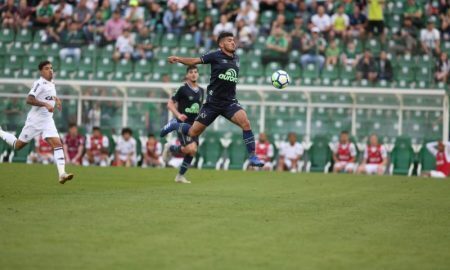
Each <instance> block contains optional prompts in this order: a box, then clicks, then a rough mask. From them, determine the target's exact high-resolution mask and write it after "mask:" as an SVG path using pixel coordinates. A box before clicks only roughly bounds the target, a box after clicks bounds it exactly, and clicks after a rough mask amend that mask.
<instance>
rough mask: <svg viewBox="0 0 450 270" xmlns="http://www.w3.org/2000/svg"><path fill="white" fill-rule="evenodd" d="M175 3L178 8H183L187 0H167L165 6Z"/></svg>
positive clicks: (187, 2)
mask: <svg viewBox="0 0 450 270" xmlns="http://www.w3.org/2000/svg"><path fill="white" fill-rule="evenodd" d="M172 4H175V5H176V6H177V8H178V9H179V10H183V9H184V8H185V7H186V6H187V5H188V4H189V0H168V1H167V6H169V5H172Z"/></svg>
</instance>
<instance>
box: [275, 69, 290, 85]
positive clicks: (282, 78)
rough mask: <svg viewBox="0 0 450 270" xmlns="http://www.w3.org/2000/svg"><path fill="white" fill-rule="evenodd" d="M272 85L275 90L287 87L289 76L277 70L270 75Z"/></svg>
mask: <svg viewBox="0 0 450 270" xmlns="http://www.w3.org/2000/svg"><path fill="white" fill-rule="evenodd" d="M271 80H272V85H273V86H274V87H275V88H278V89H283V88H285V87H286V86H288V85H289V83H290V82H291V78H289V74H287V72H286V71H284V70H277V71H275V72H274V73H273V74H272V78H271Z"/></svg>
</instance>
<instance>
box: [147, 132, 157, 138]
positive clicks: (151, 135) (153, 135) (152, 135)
mask: <svg viewBox="0 0 450 270" xmlns="http://www.w3.org/2000/svg"><path fill="white" fill-rule="evenodd" d="M147 137H149V138H150V137H155V134H153V133H149V134H148V136H147Z"/></svg>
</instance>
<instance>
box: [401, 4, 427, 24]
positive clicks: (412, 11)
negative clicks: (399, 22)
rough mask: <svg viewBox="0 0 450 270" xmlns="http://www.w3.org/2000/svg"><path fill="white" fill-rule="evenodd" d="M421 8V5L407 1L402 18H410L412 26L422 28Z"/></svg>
mask: <svg viewBox="0 0 450 270" xmlns="http://www.w3.org/2000/svg"><path fill="white" fill-rule="evenodd" d="M422 15H423V8H422V6H421V4H418V3H416V1H415V0H408V2H407V3H406V5H405V8H404V12H403V18H410V19H411V20H412V22H413V24H414V25H415V26H417V27H419V28H420V27H422Z"/></svg>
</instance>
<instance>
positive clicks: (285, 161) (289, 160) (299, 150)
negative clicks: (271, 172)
mask: <svg viewBox="0 0 450 270" xmlns="http://www.w3.org/2000/svg"><path fill="white" fill-rule="evenodd" d="M303 153H304V149H303V147H302V145H301V144H300V143H299V142H297V135H296V134H295V133H294V132H290V133H289V134H288V142H287V143H284V144H283V145H282V146H281V147H280V157H279V159H278V168H277V170H278V171H279V172H282V171H285V170H290V171H291V172H293V173H294V172H297V171H299V168H298V161H299V160H300V159H301V158H302V156H303Z"/></svg>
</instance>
